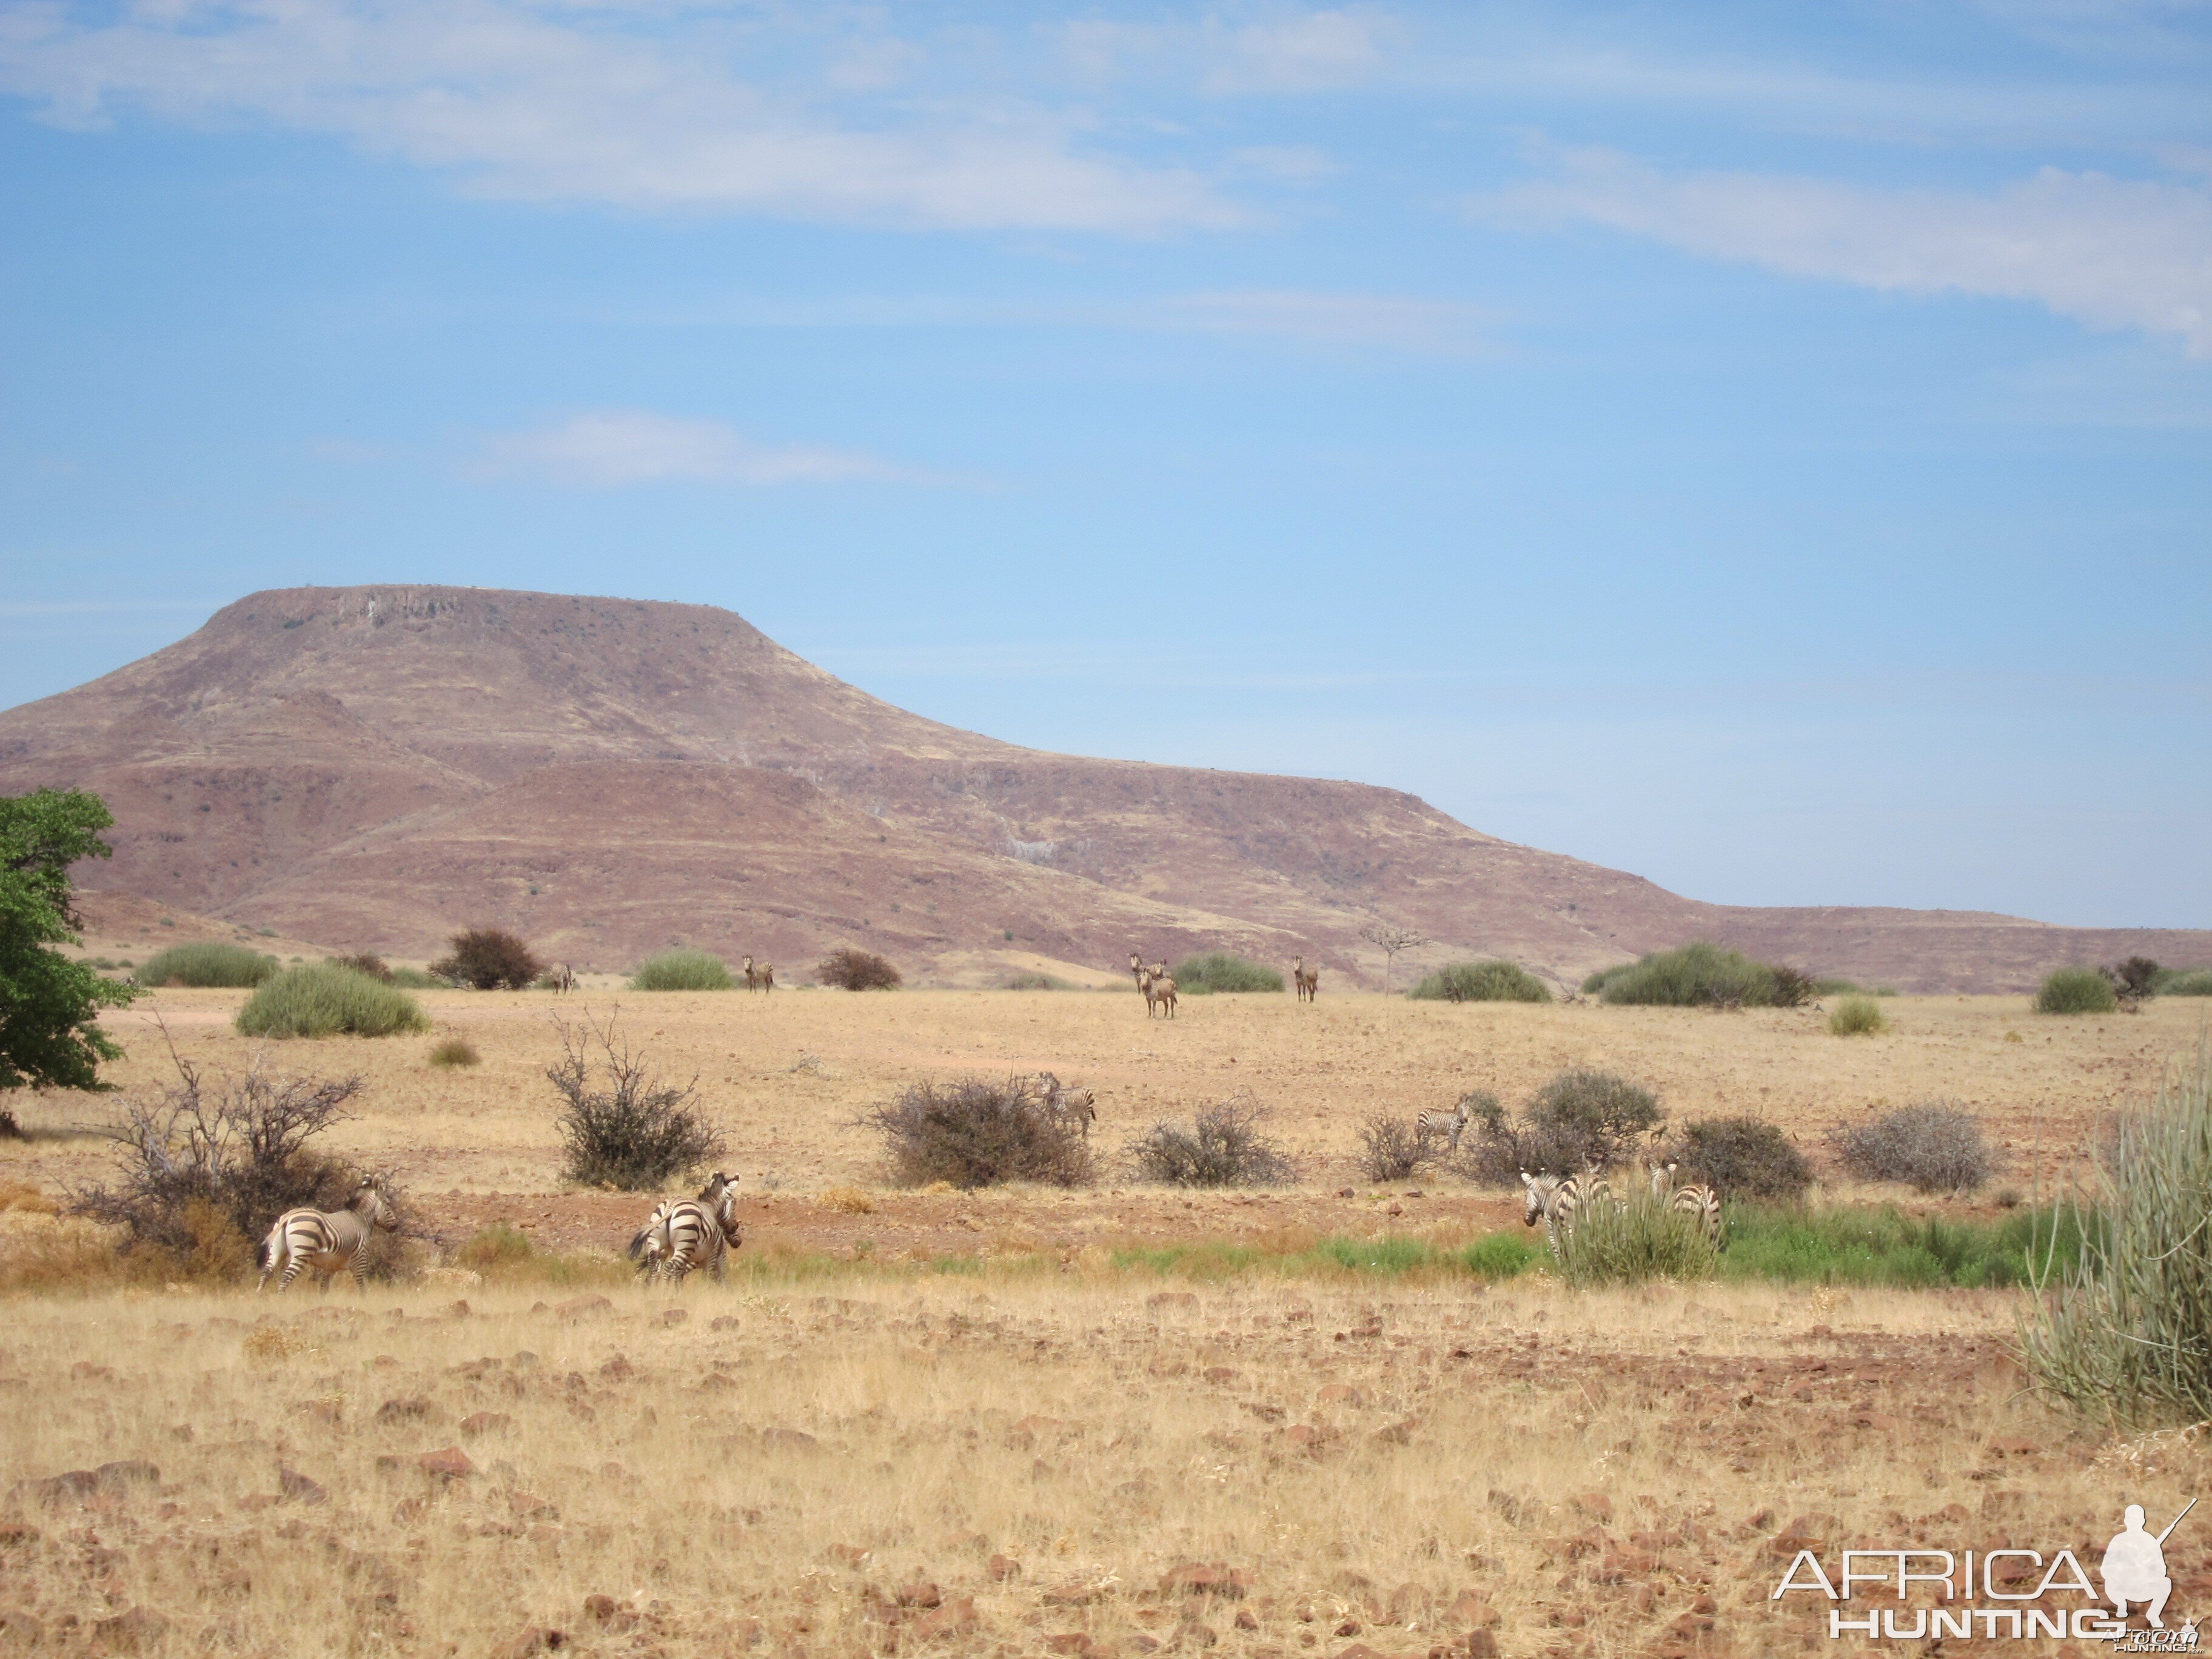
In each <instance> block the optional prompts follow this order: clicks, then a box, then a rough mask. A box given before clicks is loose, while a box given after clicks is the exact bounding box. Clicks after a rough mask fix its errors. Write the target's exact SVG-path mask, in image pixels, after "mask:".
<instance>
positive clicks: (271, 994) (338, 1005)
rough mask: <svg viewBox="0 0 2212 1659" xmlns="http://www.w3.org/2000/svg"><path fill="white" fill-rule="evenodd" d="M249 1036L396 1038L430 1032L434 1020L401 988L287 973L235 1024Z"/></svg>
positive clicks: (308, 969)
mask: <svg viewBox="0 0 2212 1659" xmlns="http://www.w3.org/2000/svg"><path fill="white" fill-rule="evenodd" d="M233 1023H234V1024H235V1025H236V1026H237V1027H238V1029H239V1030H240V1031H241V1032H243V1033H244V1034H245V1035H246V1036H274V1037H321V1036H338V1035H340V1034H341V1033H343V1034H345V1035H347V1036H392V1035H394V1034H396V1033H398V1032H401V1031H427V1030H429V1029H430V1020H429V1017H428V1015H426V1014H425V1013H424V1012H422V1009H421V1007H419V1006H417V1005H416V1001H415V999H414V998H413V997H411V996H409V995H408V994H407V993H406V992H404V991H403V990H401V989H399V988H398V987H397V986H392V985H386V984H385V983H384V982H383V981H381V980H374V979H371V978H370V977H369V976H368V975H366V974H362V973H356V972H355V971H354V970H353V969H350V968H341V967H339V966H337V964H336V963H328V962H310V963H301V965H300V966H299V967H297V968H287V969H284V970H283V972H282V973H280V974H278V975H276V976H275V977H274V978H273V979H270V981H267V982H266V983H265V984H264V985H263V986H262V987H261V988H260V989H259V990H258V991H256V992H254V994H252V996H250V997H248V998H247V999H246V1006H244V1007H243V1008H240V1010H239V1011H238V1018H236V1019H235V1020H234V1022H233Z"/></svg>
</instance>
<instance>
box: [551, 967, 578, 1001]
mask: <svg viewBox="0 0 2212 1659" xmlns="http://www.w3.org/2000/svg"><path fill="white" fill-rule="evenodd" d="M575 988H576V970H575V969H573V968H571V967H570V966H569V965H568V963H565V962H562V963H556V964H555V965H554V969H553V992H554V994H555V995H556V996H558V995H560V994H562V993H563V992H567V991H573V990H574V989H575Z"/></svg>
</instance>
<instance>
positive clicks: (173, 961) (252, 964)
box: [138, 939, 280, 987]
mask: <svg viewBox="0 0 2212 1659" xmlns="http://www.w3.org/2000/svg"><path fill="white" fill-rule="evenodd" d="M279 965H280V964H279V963H278V962H277V960H276V957H265V956H264V955H262V954H261V952H260V951H249V950H247V949H246V947H245V946H244V945H233V944H231V943H229V942H228V940H222V939H203V940H199V941H197V942H196V943H193V944H191V945H171V946H169V948H168V949H167V950H166V951H156V952H155V954H154V955H152V956H150V957H147V958H146V965H145V966H144V967H143V968H141V969H139V970H138V982H139V983H140V984H141V985H188V986H192V987H205V986H224V987H240V986H253V985H258V984H260V983H261V982H262V981H264V980H265V979H267V978H269V977H270V975H273V974H274V973H276V969H277V968H278V967H279Z"/></svg>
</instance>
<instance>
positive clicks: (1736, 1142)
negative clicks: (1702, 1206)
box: [1657, 1117, 1813, 1201]
mask: <svg viewBox="0 0 2212 1659" xmlns="http://www.w3.org/2000/svg"><path fill="white" fill-rule="evenodd" d="M1657 1156H1658V1160H1659V1161H1660V1162H1662V1163H1664V1162H1668V1161H1672V1162H1673V1163H1674V1164H1676V1165H1678V1166H1679V1167H1678V1168H1677V1169H1676V1170H1675V1172H1674V1175H1675V1180H1676V1182H1677V1184H1680V1183H1682V1182H1692V1181H1702V1182H1705V1184H1706V1185H1707V1186H1709V1187H1711V1188H1712V1189H1713V1190H1714V1191H1715V1192H1717V1193H1718V1194H1720V1195H1721V1196H1722V1197H1723V1198H1724V1199H1729V1200H1735V1199H1782V1200H1791V1201H1794V1200H1797V1199H1799V1198H1802V1197H1803V1196H1804V1194H1805V1189H1806V1188H1808V1187H1809V1186H1811V1185H1812V1184H1813V1171H1812V1169H1811V1167H1810V1166H1809V1165H1808V1164H1806V1162H1805V1155H1804V1153H1802V1152H1799V1151H1798V1150H1797V1143H1796V1141H1794V1140H1792V1139H1790V1137H1789V1136H1788V1135H1786V1134H1784V1133H1782V1131H1781V1130H1780V1129H1778V1128H1777V1127H1775V1126H1774V1125H1773V1124H1771V1123H1767V1122H1765V1121H1761V1120H1760V1119H1759V1118H1755V1117H1701V1118H1693V1119H1692V1120H1691V1121H1689V1122H1687V1123H1686V1124H1684V1125H1683V1126H1682V1130H1681V1133H1680V1136H1679V1137H1678V1138H1677V1139H1675V1140H1674V1142H1672V1143H1671V1144H1670V1145H1668V1147H1667V1148H1666V1149H1665V1151H1664V1152H1663V1153H1662V1154H1659V1155H1657Z"/></svg>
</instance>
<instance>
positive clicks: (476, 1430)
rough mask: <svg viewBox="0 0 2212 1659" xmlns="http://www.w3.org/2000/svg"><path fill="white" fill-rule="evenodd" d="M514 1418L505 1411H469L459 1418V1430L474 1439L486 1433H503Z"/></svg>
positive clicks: (511, 1426)
mask: <svg viewBox="0 0 2212 1659" xmlns="http://www.w3.org/2000/svg"><path fill="white" fill-rule="evenodd" d="M513 1426H514V1419H513V1418H511V1417H509V1416H508V1415H507V1413H505V1412H471V1413H469V1414H468V1415H467V1416H466V1417H465V1418H463V1419H461V1432H462V1433H463V1434H465V1435H466V1436H467V1437H469V1438H470V1439H471V1440H476V1439H479V1438H481V1437H483V1436H485V1435H487V1434H505V1433H506V1432H507V1431H508V1430H509V1429H511V1428H513Z"/></svg>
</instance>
